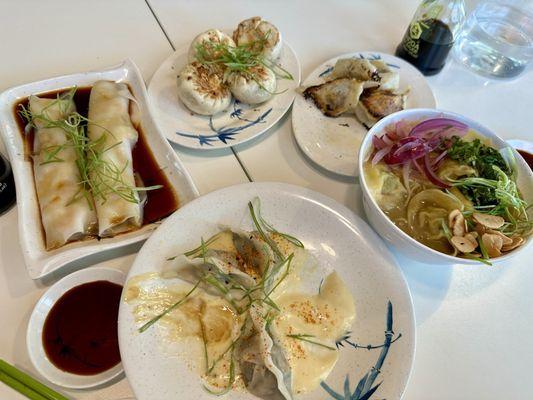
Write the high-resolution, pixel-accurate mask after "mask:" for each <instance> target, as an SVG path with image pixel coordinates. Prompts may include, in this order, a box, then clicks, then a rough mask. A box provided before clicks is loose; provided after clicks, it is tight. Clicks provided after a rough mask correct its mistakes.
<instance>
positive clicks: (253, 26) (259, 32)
mask: <svg viewBox="0 0 533 400" xmlns="http://www.w3.org/2000/svg"><path fill="white" fill-rule="evenodd" d="M233 40H234V41H235V43H236V44H237V45H238V46H242V45H246V44H248V45H252V44H253V47H252V49H253V50H256V51H261V54H263V56H265V58H267V59H269V60H272V61H274V60H276V59H277V58H278V57H279V56H280V54H281V49H282V47H283V42H282V39H281V33H280V32H279V30H278V28H276V27H275V26H274V25H272V24H271V23H270V22H268V21H265V20H263V19H261V17H253V18H249V19H245V20H244V21H242V22H241V23H239V26H237V29H236V30H235V31H234V32H233Z"/></svg>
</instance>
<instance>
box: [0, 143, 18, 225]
mask: <svg viewBox="0 0 533 400" xmlns="http://www.w3.org/2000/svg"><path fill="white" fill-rule="evenodd" d="M15 201H16V194H15V181H14V179H13V171H12V170H11V165H10V164H9V161H7V158H5V157H4V156H3V155H2V154H1V153H0V214H3V213H4V212H5V211H7V210H8V209H9V208H11V206H12V205H13V204H15Z"/></svg>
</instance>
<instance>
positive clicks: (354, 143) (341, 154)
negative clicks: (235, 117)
mask: <svg viewBox="0 0 533 400" xmlns="http://www.w3.org/2000/svg"><path fill="white" fill-rule="evenodd" d="M351 57H356V58H367V59H369V60H383V61H385V62H386V63H387V64H388V65H389V66H390V67H391V68H392V69H394V70H397V71H398V72H399V73H400V90H401V91H403V90H404V89H408V88H409V94H408V97H407V108H435V107H436V101H435V96H434V95H433V92H432V91H431V88H430V87H429V85H428V83H427V81H426V79H425V78H424V75H422V74H421V73H420V72H419V71H418V70H417V69H416V68H415V67H413V66H412V65H411V64H409V63H407V62H406V61H404V60H402V59H400V58H397V57H394V56H392V55H390V54H383V53H376V52H368V51H363V52H357V53H348V54H342V55H340V56H337V57H334V58H332V59H331V60H328V61H326V62H325V63H323V64H321V65H320V66H318V67H317V68H316V69H315V70H314V71H313V72H311V74H310V75H309V76H308V77H307V79H306V80H305V81H304V82H303V84H302V86H303V87H308V86H312V85H319V84H321V83H324V82H325V81H326V80H327V78H328V75H329V74H330V73H331V71H332V70H333V67H334V65H335V63H336V62H337V60H338V59H339V58H351ZM292 129H293V131H294V136H295V137H296V141H297V142H298V145H299V146H300V148H301V149H302V151H303V152H304V153H305V154H306V155H307V156H308V157H309V158H310V159H311V160H313V161H314V162H315V163H317V164H318V165H320V166H321V167H323V168H325V169H327V170H328V171H331V172H334V173H337V174H339V175H344V176H352V177H355V176H358V175H359V172H358V170H357V157H358V154H359V145H360V144H361V141H362V140H363V137H364V136H365V135H366V133H367V129H366V128H365V127H364V126H363V124H361V123H360V122H359V121H358V120H357V119H356V118H355V115H343V116H340V117H337V118H331V117H327V116H325V115H324V114H322V112H320V110H319V109H318V108H317V107H316V106H315V105H314V104H313V102H312V101H311V100H306V99H304V97H303V96H302V95H298V96H296V99H295V101H294V107H293V110H292Z"/></svg>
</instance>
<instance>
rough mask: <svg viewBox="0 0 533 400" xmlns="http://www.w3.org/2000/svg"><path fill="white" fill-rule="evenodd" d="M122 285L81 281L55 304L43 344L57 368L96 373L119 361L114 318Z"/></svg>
mask: <svg viewBox="0 0 533 400" xmlns="http://www.w3.org/2000/svg"><path fill="white" fill-rule="evenodd" d="M121 293H122V286H120V285H117V284H116V283H112V282H109V281H94V282H89V283H84V284H82V285H79V286H76V287H74V288H72V289H70V290H69V291H67V292H66V293H65V294H64V295H63V296H61V297H60V298H59V300H57V302H56V303H55V304H54V306H53V307H52V309H51V310H50V312H49V313H48V316H47V317H46V320H45V323H44V327H43V336H42V340H43V347H44V350H45V352H46V356H47V357H48V359H49V360H50V361H51V362H52V363H53V364H54V365H55V366H56V367H57V368H59V369H61V370H63V371H65V372H69V373H72V374H77V375H96V374H99V373H101V372H104V371H106V370H108V369H110V368H112V367H114V366H115V365H117V364H118V363H119V362H120V352H119V347H118V333H117V319H118V308H119V304H120V295H121Z"/></svg>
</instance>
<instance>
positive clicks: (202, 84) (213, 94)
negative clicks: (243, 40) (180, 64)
mask: <svg viewBox="0 0 533 400" xmlns="http://www.w3.org/2000/svg"><path fill="white" fill-rule="evenodd" d="M177 85H178V97H179V98H180V100H181V101H182V102H183V104H185V106H186V107H187V108H188V109H190V110H191V111H194V112H195V113H198V114H201V115H214V114H216V113H219V112H221V111H223V110H225V109H226V108H227V107H228V106H229V105H230V104H231V92H230V91H229V89H228V87H227V86H226V85H225V83H224V77H223V72H222V71H220V70H218V69H217V68H215V67H213V66H209V65H204V64H201V63H199V62H197V61H194V62H192V63H190V64H187V66H185V68H183V70H181V71H180V73H179V75H178V77H177Z"/></svg>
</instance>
